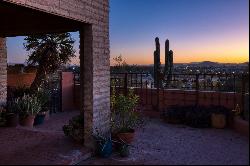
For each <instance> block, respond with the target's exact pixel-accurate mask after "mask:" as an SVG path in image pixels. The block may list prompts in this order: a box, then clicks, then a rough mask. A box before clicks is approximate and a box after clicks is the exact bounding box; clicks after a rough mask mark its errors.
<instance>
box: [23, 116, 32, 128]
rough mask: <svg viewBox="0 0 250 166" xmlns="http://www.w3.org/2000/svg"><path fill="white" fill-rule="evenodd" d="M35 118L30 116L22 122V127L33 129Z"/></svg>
mask: <svg viewBox="0 0 250 166" xmlns="http://www.w3.org/2000/svg"><path fill="white" fill-rule="evenodd" d="M34 119H35V116H33V115H29V116H27V117H26V118H24V119H21V120H20V125H21V126H25V127H33V125H34Z"/></svg>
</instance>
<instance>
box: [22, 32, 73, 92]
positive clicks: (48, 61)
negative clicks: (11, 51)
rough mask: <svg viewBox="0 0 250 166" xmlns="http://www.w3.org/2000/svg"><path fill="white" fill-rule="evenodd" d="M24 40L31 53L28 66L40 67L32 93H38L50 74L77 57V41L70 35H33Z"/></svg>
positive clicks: (32, 86)
mask: <svg viewBox="0 0 250 166" xmlns="http://www.w3.org/2000/svg"><path fill="white" fill-rule="evenodd" d="M24 40H25V43H24V47H25V49H26V50H27V51H29V55H28V59H27V62H28V64H29V65H38V68H37V73H36V77H35V80H34V81H33V83H32V85H31V87H30V89H31V91H36V90H37V89H38V87H40V86H41V85H42V83H43V81H44V80H45V79H46V78H47V75H48V74H51V73H54V72H55V71H57V70H58V69H59V68H60V66H61V65H62V64H66V63H67V62H68V61H70V58H72V57H74V56H75V50H74V48H73V45H74V42H75V41H74V40H73V39H72V38H71V35H70V33H61V34H45V35H31V36H28V37H26V38H25V39H24Z"/></svg>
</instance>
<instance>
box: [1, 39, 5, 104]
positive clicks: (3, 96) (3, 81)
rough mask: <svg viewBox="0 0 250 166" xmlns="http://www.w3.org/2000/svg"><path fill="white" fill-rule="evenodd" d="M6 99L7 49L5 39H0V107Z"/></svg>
mask: <svg viewBox="0 0 250 166" xmlns="http://www.w3.org/2000/svg"><path fill="white" fill-rule="evenodd" d="M6 98H7V47H6V39H5V38H0V105H1V104H4V103H5V102H6Z"/></svg>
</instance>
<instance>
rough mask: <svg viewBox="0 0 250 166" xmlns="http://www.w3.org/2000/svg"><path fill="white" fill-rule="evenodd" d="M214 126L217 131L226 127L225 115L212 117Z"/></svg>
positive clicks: (213, 115)
mask: <svg viewBox="0 0 250 166" xmlns="http://www.w3.org/2000/svg"><path fill="white" fill-rule="evenodd" d="M211 121H212V126H213V127H214V128H217V129H223V128H225V127H226V116H225V115H224V114H215V113H213V114H212V116H211Z"/></svg>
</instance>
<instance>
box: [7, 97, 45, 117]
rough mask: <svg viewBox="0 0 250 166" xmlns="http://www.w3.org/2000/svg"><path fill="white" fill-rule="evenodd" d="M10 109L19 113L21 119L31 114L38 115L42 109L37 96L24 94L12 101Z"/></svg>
mask: <svg viewBox="0 0 250 166" xmlns="http://www.w3.org/2000/svg"><path fill="white" fill-rule="evenodd" d="M10 110H11V112H15V113H19V115H20V117H21V119H23V118H26V117H27V116H29V115H31V116H35V115H37V114H38V112H40V111H41V103H40V101H39V99H38V98H37V96H29V95H24V96H23V97H19V98H17V99H14V100H13V101H12V102H11V104H10Z"/></svg>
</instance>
